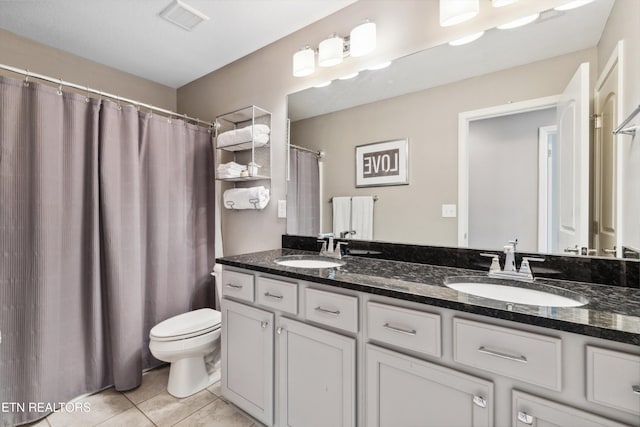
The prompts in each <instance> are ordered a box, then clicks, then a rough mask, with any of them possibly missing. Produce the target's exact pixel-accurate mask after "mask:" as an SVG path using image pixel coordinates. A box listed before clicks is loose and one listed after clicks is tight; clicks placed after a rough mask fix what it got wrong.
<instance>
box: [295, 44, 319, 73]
mask: <svg viewBox="0 0 640 427" xmlns="http://www.w3.org/2000/svg"><path fill="white" fill-rule="evenodd" d="M315 69H316V60H315V53H314V52H313V49H311V48H310V47H309V46H307V47H305V48H304V49H301V50H299V51H297V52H296V53H294V54H293V76H294V77H304V76H308V75H310V74H313V72H314V71H315Z"/></svg>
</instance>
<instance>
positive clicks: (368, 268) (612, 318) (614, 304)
mask: <svg viewBox="0 0 640 427" xmlns="http://www.w3.org/2000/svg"><path fill="white" fill-rule="evenodd" d="M286 255H316V253H314V252H308V251H302V250H297V249H274V250H270V251H263V252H255V253H249V254H244V255H236V256H229V257H224V258H219V259H217V262H219V263H220V264H223V265H228V266H233V267H238V268H244V269H249V270H254V271H258V272H263V273H269V274H275V275H280V276H285V277H290V278H294V279H300V280H306V281H310V282H316V283H322V284H326V285H330V286H337V287H342V288H346V289H351V290H355V291H360V292H367V293H371V294H377V295H384V296H387V297H392V298H398V299H402V300H406V301H414V302H419V303H424V304H428V305H432V306H438V307H445V308H450V309H453V310H459V311H464V312H469V313H475V314H479V315H483V316H489V317H495V318H500V319H505V320H511V321H515V322H520V323H526V324H530V325H536V326H541V327H545V328H551V329H557V330H562V331H567V332H573V333H577V334H582V335H587V336H592V337H597V338H602V339H607V340H612V341H619V342H623V343H629V344H635V345H640V289H633V288H625V287H614V286H605V285H596V284H591V283H583V282H572V281H566V280H553V279H536V281H535V282H534V283H533V284H527V285H526V287H529V288H533V289H535V288H536V287H538V286H539V287H541V288H544V290H545V291H549V290H550V288H549V287H553V288H555V289H557V292H555V293H558V294H562V293H563V292H564V291H572V292H576V293H578V294H580V295H582V296H583V297H585V298H587V299H588V300H589V302H588V303H587V304H586V305H583V306H581V307H575V308H562V307H541V306H533V305H526V304H511V303H510V304H507V303H505V302H503V301H497V300H492V299H488V298H482V297H476V296H473V295H469V294H466V293H462V292H458V291H455V290H453V289H450V288H448V287H446V286H445V284H444V282H445V279H446V278H447V277H451V276H483V275H485V276H486V273H485V272H482V271H478V270H468V269H462V268H453V267H442V266H436V265H428V264H417V263H409V262H402V261H389V260H383V259H373V258H365V257H359V256H346V257H344V258H343V261H346V264H345V265H343V266H341V267H339V268H326V269H303V268H294V267H285V266H282V265H279V264H276V262H275V259H276V258H278V257H281V256H286ZM510 282H512V283H518V282H513V281H510ZM553 288H551V289H553ZM558 288H559V289H558ZM563 290H564V291H563Z"/></svg>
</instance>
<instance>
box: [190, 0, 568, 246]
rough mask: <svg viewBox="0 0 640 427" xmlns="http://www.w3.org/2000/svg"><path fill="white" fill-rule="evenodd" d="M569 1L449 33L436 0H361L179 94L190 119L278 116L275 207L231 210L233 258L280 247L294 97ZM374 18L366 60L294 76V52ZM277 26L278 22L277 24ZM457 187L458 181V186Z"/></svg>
mask: <svg viewBox="0 0 640 427" xmlns="http://www.w3.org/2000/svg"><path fill="white" fill-rule="evenodd" d="M563 2H566V0H527V1H520V2H518V3H516V4H514V5H512V6H510V7H506V8H492V7H491V3H490V2H488V1H486V2H484V1H483V2H481V11H480V15H479V16H478V17H477V18H476V19H474V20H473V21H472V22H470V23H469V24H468V25H462V26H454V27H448V28H441V27H440V26H439V24H438V2H437V1H434V0H430V1H424V0H402V1H398V0H361V1H358V2H356V3H354V4H352V5H350V6H348V7H347V8H345V9H343V10H341V11H338V12H337V13H335V14H333V15H331V16H329V17H327V18H325V19H323V20H320V21H318V22H316V23H314V24H312V25H309V26H307V27H305V28H303V29H302V30H300V31H298V32H296V33H294V34H291V35H290V36H288V37H285V38H283V39H281V40H279V41H277V42H275V43H272V44H271V45H269V46H266V47H265V48H263V49H261V50H259V51H257V52H255V53H253V54H251V55H248V56H246V57H244V58H242V59H240V60H238V61H236V62H234V63H232V64H230V65H228V66H226V67H224V68H222V69H220V70H218V71H216V72H213V73H211V74H208V75H206V76H204V77H202V78H200V79H198V80H196V81H194V82H191V83H189V84H187V85H185V86H183V87H181V88H180V89H178V108H179V110H180V111H181V112H184V113H187V114H189V115H192V116H195V117H200V118H206V119H213V118H214V117H215V116H216V115H218V114H222V113H225V112H228V111H232V110H234V109H237V108H242V107H245V106H247V105H251V104H256V105H259V106H261V107H263V108H266V109H268V110H270V111H271V112H272V113H273V125H272V139H271V141H272V180H271V189H272V195H273V203H270V205H269V206H268V207H267V208H266V209H265V211H263V212H229V211H223V214H222V227H223V237H224V241H225V243H224V249H225V254H226V255H232V254H237V253H242V252H251V251H256V250H262V249H270V248H276V247H280V238H281V235H282V234H283V233H285V230H286V227H285V224H286V223H285V220H284V219H277V215H276V214H277V209H276V203H275V200H277V199H285V194H286V183H285V151H286V150H285V147H286V95H287V94H289V93H293V92H297V91H299V90H302V89H305V88H308V87H310V86H312V85H314V84H318V83H320V82H323V81H326V80H328V79H334V78H337V77H339V76H341V75H344V74H346V73H348V72H352V71H355V70H359V69H363V68H366V67H367V66H372V65H375V64H377V63H379V62H380V61H381V60H387V59H395V58H398V57H400V56H404V55H407V54H410V53H413V52H416V51H418V50H422V49H425V48H428V47H433V46H436V45H439V44H442V43H443V42H445V41H448V40H453V39H455V38H457V37H461V36H463V35H466V34H467V33H469V32H473V31H479V30H483V29H488V28H492V27H495V26H496V25H499V24H501V23H504V22H505V21H508V20H510V19H513V18H516V17H520V16H522V15H524V14H527V13H531V12H532V11H539V10H544V9H548V8H549V7H552V6H555V5H558V4H561V3H563ZM365 18H368V19H371V20H372V21H374V22H376V25H377V30H378V47H377V48H376V51H375V52H374V53H373V54H371V55H368V56H365V57H362V58H349V59H348V60H346V61H345V62H344V63H342V64H340V65H338V66H336V67H331V68H327V69H322V70H319V71H316V73H315V74H314V75H312V76H309V77H306V78H294V77H292V75H291V67H292V64H291V57H292V54H293V53H294V52H295V51H297V50H298V49H300V48H301V47H303V46H305V45H312V46H317V45H318V43H319V42H320V41H322V39H324V38H326V37H327V35H328V34H331V33H333V32H337V33H340V34H348V32H349V31H350V30H351V29H352V28H353V27H354V26H356V25H357V24H358V23H360V22H361V21H362V20H363V19H365ZM275 25H277V24H275ZM454 185H455V184H454Z"/></svg>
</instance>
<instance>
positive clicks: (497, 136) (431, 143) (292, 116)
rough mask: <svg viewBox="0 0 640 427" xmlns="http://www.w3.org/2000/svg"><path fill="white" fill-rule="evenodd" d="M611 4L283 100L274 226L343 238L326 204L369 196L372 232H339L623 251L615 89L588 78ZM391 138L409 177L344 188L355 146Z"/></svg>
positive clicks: (414, 240) (490, 34)
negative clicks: (281, 181)
mask: <svg viewBox="0 0 640 427" xmlns="http://www.w3.org/2000/svg"><path fill="white" fill-rule="evenodd" d="M615 1H625V0H596V1H594V2H592V3H590V4H587V5H585V6H583V7H581V8H578V9H574V10H570V11H564V12H561V11H555V10H549V11H545V12H543V13H542V14H541V16H540V18H539V19H538V20H537V21H536V22H535V23H533V24H529V25H527V26H524V27H521V28H517V29H511V30H498V29H491V30H488V31H487V32H486V33H485V35H484V36H483V37H482V38H480V39H479V40H476V41H475V42H473V43H470V44H467V45H463V46H451V45H448V44H447V45H442V46H437V47H435V48H431V49H428V50H425V51H422V52H417V53H415V54H413V55H409V56H407V57H403V58H400V59H397V60H395V61H393V62H392V64H391V65H390V66H389V67H387V68H384V69H380V70H367V71H363V72H361V73H360V74H359V75H358V76H357V77H355V78H352V79H349V80H336V81H334V82H332V84H330V85H329V86H326V87H313V88H309V89H306V90H303V91H301V92H297V93H293V94H290V95H289V96H288V116H289V120H290V144H291V145H292V147H294V146H297V147H300V148H301V149H299V148H289V157H290V162H289V164H290V176H289V180H288V184H287V200H288V212H287V233H288V234H295V235H313V236H315V235H317V233H319V232H335V233H336V234H338V233H344V232H349V231H351V228H352V227H350V226H349V225H346V224H350V223H349V222H347V223H345V222H344V218H341V220H340V221H341V222H340V225H339V226H337V227H334V223H335V222H336V221H338V219H337V218H335V217H334V213H335V214H336V215H340V216H343V213H341V212H337V211H334V209H335V205H336V204H335V203H333V201H334V200H335V201H337V200H338V198H345V197H346V198H353V197H358V196H371V197H372V199H373V200H375V201H374V202H373V219H372V222H373V224H372V235H371V234H370V235H366V236H365V237H363V236H362V235H359V233H358V232H356V233H355V234H353V233H351V234H346V236H347V237H351V238H355V239H362V238H365V239H373V240H378V241H387V242H397V243H409V244H420V245H436V246H464V247H471V248H478V249H490V250H499V249H501V248H502V246H503V245H504V244H505V243H506V242H507V241H509V240H512V239H514V238H518V241H519V246H518V250H522V251H526V252H541V253H562V254H576V253H577V254H579V255H595V256H625V255H627V256H628V257H630V258H633V257H634V256H635V254H636V253H635V252H634V251H633V250H631V249H629V248H625V247H624V243H625V240H624V238H623V237H624V236H620V235H617V234H616V233H617V227H616V224H617V221H618V213H617V212H616V210H617V209H619V207H620V206H621V200H620V198H621V194H619V193H618V190H617V189H618V186H619V184H620V183H619V182H618V178H617V172H616V156H617V154H616V141H617V140H616V137H614V136H613V134H612V130H613V129H614V128H615V127H616V126H617V124H618V123H619V120H620V117H619V114H618V111H617V103H616V99H617V97H618V96H619V93H618V91H619V90H620V85H619V84H618V82H612V83H610V84H608V85H607V84H603V83H602V79H599V74H600V70H601V69H602V68H603V67H602V64H604V63H606V62H607V61H608V60H609V57H610V56H611V54H612V52H605V53H602V52H601V49H600V50H599V49H598V45H599V42H600V39H601V37H602V34H603V32H604V31H606V26H607V22H608V16H609V14H610V13H611V11H612V8H613V7H614V5H615ZM601 56H606V57H601ZM599 64H600V65H599ZM596 86H599V89H598V90H599V91H600V92H598V90H597V88H596ZM598 100H600V101H598ZM594 114H597V115H598V116H599V117H600V118H599V119H598V120H597V126H598V129H597V130H594V123H595V122H596V120H593V117H594V116H593V115H594ZM397 140H407V141H408V176H409V179H408V181H409V182H408V185H386V186H385V185H377V186H370V187H362V186H356V163H357V161H356V151H357V150H356V147H362V146H366V145H367V144H372V143H376V142H385V141H397ZM360 150H361V148H360ZM318 152H322V156H317V155H316V154H314V153H318ZM378 160H379V161H380V163H379V165H378V167H383V168H387V169H388V168H393V167H394V165H395V163H393V162H394V158H391V160H389V159H386V160H385V159H378ZM365 161H367V160H366V159H365ZM384 161H386V163H384ZM637 166H638V167H640V165H637ZM336 212H337V213H336ZM357 214H358V215H360V214H361V212H358V213H357ZM365 223H366V220H365ZM343 228H344V230H343Z"/></svg>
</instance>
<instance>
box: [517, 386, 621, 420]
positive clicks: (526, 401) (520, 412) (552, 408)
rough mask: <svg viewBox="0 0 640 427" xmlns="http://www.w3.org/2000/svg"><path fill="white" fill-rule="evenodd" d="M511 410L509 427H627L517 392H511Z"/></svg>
mask: <svg viewBox="0 0 640 427" xmlns="http://www.w3.org/2000/svg"><path fill="white" fill-rule="evenodd" d="M511 408H512V414H511V417H512V418H511V425H512V426H514V427H527V426H580V427H628V426H625V425H624V424H620V423H618V422H616V421H613V420H610V419H607V418H603V417H601V416H599V415H595V414H591V413H589V412H586V411H582V410H580V409H577V408H574V407H571V406H567V405H563V404H561V403H558V402H554V401H552V400H547V399H543V398H540V397H537V396H533V395H530V394H527V393H523V392H521V391H519V390H512V391H511Z"/></svg>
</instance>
